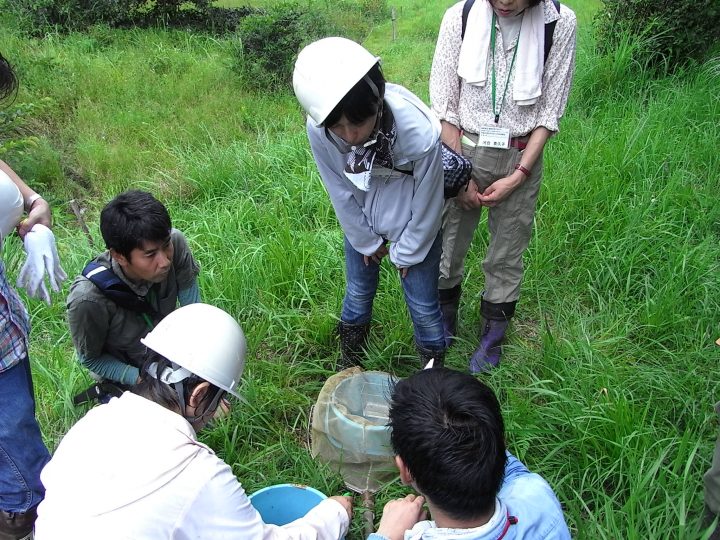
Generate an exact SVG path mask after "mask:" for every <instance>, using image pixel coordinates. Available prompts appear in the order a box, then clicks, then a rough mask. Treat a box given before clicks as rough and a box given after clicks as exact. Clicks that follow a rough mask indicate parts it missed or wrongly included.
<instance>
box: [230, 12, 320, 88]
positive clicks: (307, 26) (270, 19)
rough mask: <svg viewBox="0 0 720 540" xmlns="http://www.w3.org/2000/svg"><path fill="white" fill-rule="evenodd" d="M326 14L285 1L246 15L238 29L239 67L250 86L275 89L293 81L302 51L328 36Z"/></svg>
mask: <svg viewBox="0 0 720 540" xmlns="http://www.w3.org/2000/svg"><path fill="white" fill-rule="evenodd" d="M329 30H330V25H329V24H328V22H327V18H326V16H325V15H324V13H322V12H319V11H316V10H312V11H311V10H308V9H303V8H300V7H299V6H298V5H296V4H291V3H283V4H279V5H277V6H274V7H270V8H267V9H265V10H263V11H262V12H261V13H256V14H253V15H249V16H247V17H245V18H244V19H243V20H242V21H241V22H240V26H239V28H238V37H239V40H240V44H239V45H240V47H239V50H238V55H239V61H238V64H237V68H238V70H239V71H240V73H241V75H242V76H243V77H244V79H245V81H246V82H247V84H248V85H249V86H250V87H253V88H262V89H265V90H275V89H277V88H278V87H283V86H285V87H287V86H289V85H290V84H291V82H292V72H293V64H294V62H295V58H296V56H297V53H298V52H299V50H300V49H301V48H302V47H303V46H304V45H306V44H307V43H310V42H311V41H314V40H316V39H318V38H320V37H324V36H326V35H328V34H329V33H330V32H329Z"/></svg>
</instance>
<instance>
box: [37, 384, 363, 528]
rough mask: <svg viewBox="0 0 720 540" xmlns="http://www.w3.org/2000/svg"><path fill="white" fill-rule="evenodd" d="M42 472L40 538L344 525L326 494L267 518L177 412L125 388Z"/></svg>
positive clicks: (68, 438) (75, 431) (80, 426)
mask: <svg viewBox="0 0 720 540" xmlns="http://www.w3.org/2000/svg"><path fill="white" fill-rule="evenodd" d="M40 478H41V480H42V482H43V485H44V486H45V489H46V494H45V500H44V501H43V502H42V503H40V506H39V507H38V519H37V522H36V523H35V539H36V540H46V539H48V540H49V539H52V540H56V539H69V538H72V539H73V540H96V539H98V538H102V539H103V540H127V539H133V540H161V539H167V540H170V539H177V540H179V539H189V538H203V539H205V540H225V539H247V540H281V539H284V540H337V539H338V538H340V537H341V536H343V535H344V534H345V533H346V532H347V527H348V524H349V518H348V515H347V512H346V510H345V509H344V508H343V507H342V505H341V504H340V503H338V502H337V501H335V500H332V499H326V500H324V501H322V502H321V503H320V504H319V505H318V506H316V507H315V508H313V509H312V510H311V511H310V512H309V513H308V514H307V515H306V516H305V517H303V518H301V519H298V520H296V521H294V522H292V523H290V524H288V525H286V526H283V527H279V526H276V525H267V524H265V523H263V521H262V518H261V517H260V515H259V514H258V513H257V511H256V510H255V509H254V508H253V506H252V505H251V503H250V500H249V498H248V497H247V495H246V494H245V490H244V489H243V487H242V486H241V485H240V482H238V480H237V478H236V477H235V475H233V473H232V470H231V469H230V467H229V466H228V465H227V464H226V463H225V462H224V461H222V460H221V459H220V458H219V457H217V456H216V455H215V453H214V452H213V451H212V450H211V449H210V448H208V447H207V446H205V445H204V444H202V443H201V442H199V441H198V440H197V437H196V435H195V431H194V430H193V428H192V427H191V426H190V424H189V423H188V422H187V421H186V420H185V419H184V418H183V417H181V416H180V415H179V414H177V413H174V412H172V411H170V410H168V409H166V408H164V407H162V406H161V405H158V404H157V403H155V402H153V401H150V400H148V399H145V398H143V397H140V396H138V395H135V394H132V393H130V392H125V393H124V394H123V395H122V397H120V398H114V399H111V400H110V402H109V403H108V404H107V405H100V406H98V407H95V408H94V409H92V410H91V411H90V412H88V414H86V415H85V417H84V418H82V419H81V420H80V421H79V422H78V423H77V424H75V425H74V426H73V427H72V428H71V429H70V431H69V432H68V433H67V434H66V435H65V437H64V438H63V440H62V441H61V442H60V445H59V446H58V448H57V450H56V451H55V454H54V455H53V457H52V459H51V460H50V463H48V465H47V466H46V467H45V468H44V469H43V471H42V474H41V475H40Z"/></svg>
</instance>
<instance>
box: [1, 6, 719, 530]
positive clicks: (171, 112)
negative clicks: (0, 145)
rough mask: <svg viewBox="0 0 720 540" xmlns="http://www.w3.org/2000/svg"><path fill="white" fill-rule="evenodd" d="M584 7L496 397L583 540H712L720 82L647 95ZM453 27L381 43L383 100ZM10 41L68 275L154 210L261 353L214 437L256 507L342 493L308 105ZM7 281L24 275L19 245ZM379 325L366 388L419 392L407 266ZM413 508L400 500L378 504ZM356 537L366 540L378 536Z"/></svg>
mask: <svg viewBox="0 0 720 540" xmlns="http://www.w3.org/2000/svg"><path fill="white" fill-rule="evenodd" d="M566 3H567V4H568V5H570V6H571V7H573V8H576V9H577V12H578V15H579V16H580V21H581V26H580V31H579V49H578V64H577V73H576V83H575V87H574V90H573V93H572V95H571V98H570V104H569V107H568V110H567V113H566V115H565V118H564V120H563V122H562V124H561V131H560V133H559V134H558V135H557V136H556V137H554V138H553V139H552V140H551V142H550V143H549V146H548V149H547V152H546V155H545V178H544V183H543V189H542V192H541V196H540V200H539V203H538V213H537V219H536V221H537V227H536V232H535V236H534V238H533V241H532V243H531V246H530V249H529V251H528V253H527V256H526V260H525V262H526V278H525V282H524V284H523V292H522V295H523V296H522V299H521V302H520V304H519V308H518V314H517V317H516V319H515V322H514V326H513V328H512V332H511V335H510V340H509V343H508V345H507V347H506V349H505V356H504V361H503V364H502V365H501V366H500V367H499V368H498V369H497V370H495V371H493V372H492V373H490V374H489V375H486V376H484V380H485V381H487V382H488V384H490V385H491V386H492V387H493V388H494V389H495V390H496V391H497V393H498V395H499V397H500V399H501V403H502V404H503V410H504V413H505V417H506V423H507V440H508V445H509V448H510V450H511V451H512V452H514V453H515V454H516V455H518V457H519V458H520V459H522V460H523V461H525V462H526V463H527V464H528V466H529V467H530V468H531V469H532V470H534V471H536V472H538V473H540V474H542V475H543V476H544V477H545V478H546V479H547V480H548V481H549V482H550V484H551V485H552V486H553V487H554V489H555V490H556V492H557V493H558V496H559V498H560V500H561V502H562V504H563V506H564V509H565V512H566V516H567V520H568V523H569V525H570V527H571V529H572V532H573V536H575V537H577V538H581V539H582V538H587V539H598V538H603V539H617V538H628V539H665V538H668V539H671V538H672V539H675V538H691V539H695V538H697V539H700V538H703V534H704V532H703V531H702V529H701V524H700V516H701V513H702V505H703V501H702V475H703V473H704V471H705V470H706V469H707V468H708V466H709V461H710V457H711V455H712V450H713V444H714V440H715V437H716V436H717V433H718V425H717V421H716V416H715V414H714V412H713V404H714V403H715V401H718V399H719V397H720V388H719V387H718V382H719V381H720V369H719V367H718V366H719V360H720V350H719V349H720V348H718V347H715V346H714V344H713V343H714V340H715V339H716V338H718V337H720V178H719V175H718V171H720V158H718V153H717V148H716V147H717V141H718V140H720V99H719V98H718V96H720V70H719V69H718V66H719V65H720V59H718V58H716V59H714V60H711V61H709V62H707V63H706V64H704V65H703V66H701V67H700V68H698V69H694V70H692V71H686V72H682V73H677V74H675V75H673V76H672V77H668V78H665V79H661V80H657V79H652V78H651V77H649V76H647V73H646V71H645V70H644V69H643V66H642V65H638V64H637V63H636V62H633V61H631V60H630V61H629V60H628V58H627V57H623V55H624V54H626V52H623V51H622V50H621V51H620V52H618V53H616V55H615V56H598V55H597V54H596V53H595V52H594V51H595V50H596V47H595V44H594V42H593V37H592V34H591V26H590V24H589V21H590V17H591V16H592V11H593V9H592V7H593V6H596V5H597V4H598V3H599V2H589V1H587V0H567V2H566ZM447 5H448V3H447V2H446V3H444V5H434V4H427V3H424V2H417V1H416V0H402V1H401V2H398V3H397V4H396V9H397V13H398V21H397V24H398V33H397V35H398V37H397V39H396V41H394V42H393V41H392V40H391V35H392V33H391V28H390V21H389V20H386V21H384V22H380V23H379V24H378V25H377V26H375V28H374V30H373V32H372V33H371V34H370V36H369V37H368V40H367V44H368V47H369V48H370V49H371V50H372V51H373V52H374V53H376V54H379V55H381V56H382V57H383V59H384V64H385V70H386V74H387V75H388V77H389V79H390V80H392V81H394V82H399V83H401V84H405V85H406V86H408V87H409V88H410V89H411V90H413V91H415V92H417V93H418V94H419V95H421V96H427V90H426V87H427V74H428V72H429V66H430V62H431V58H432V50H433V46H434V39H435V35H436V32H437V27H438V25H439V23H440V19H441V17H442V13H443V10H444V8H445V7H447ZM0 43H1V44H2V49H3V54H5V55H6V56H8V57H9V58H12V59H14V61H15V63H16V64H17V65H18V66H19V71H20V76H21V79H22V82H23V86H22V88H21V91H20V95H19V97H18V101H17V103H16V104H17V105H22V104H25V103H40V100H41V99H43V98H48V99H49V100H50V102H49V103H50V105H47V106H44V107H43V108H42V114H39V115H38V116H37V117H35V118H34V120H33V122H34V124H32V123H31V127H32V128H33V136H34V137H36V138H37V144H38V148H39V150H38V152H39V156H38V155H35V153H34V152H32V151H27V149H26V148H25V149H24V151H23V152H22V153H19V152H15V153H13V152H12V151H11V150H9V151H8V152H7V153H6V154H4V155H3V159H6V160H7V161H9V162H10V163H11V164H12V165H13V166H14V167H15V168H16V169H17V170H18V171H19V172H20V173H21V174H22V175H23V176H24V178H25V179H26V180H27V181H28V182H29V183H30V184H37V182H38V181H40V184H41V186H42V188H43V190H44V194H45V195H46V196H47V197H48V198H49V199H50V200H51V202H52V204H53V207H54V211H55V220H56V225H55V231H56V235H57V237H58V244H59V250H60V255H61V258H62V261H63V265H64V267H65V269H66V270H67V272H68V274H70V275H71V276H72V275H77V274H78V273H79V271H80V269H81V268H82V266H83V265H84V263H85V262H86V261H87V260H88V259H89V258H90V257H91V256H93V255H94V254H95V253H96V252H97V251H98V250H99V249H100V248H101V247H102V241H101V239H100V237H99V234H98V232H97V219H98V209H99V208H100V207H101V206H102V205H103V204H104V203H105V202H106V201H107V200H108V199H109V198H110V197H112V196H113V195H114V194H116V193H118V192H119V191H121V190H123V189H126V188H129V187H131V186H132V187H141V188H146V189H150V190H152V191H153V192H155V193H156V194H157V195H158V196H159V197H160V198H161V199H162V200H164V201H165V202H166V203H167V205H168V207H169V209H170V213H171V215H172V217H173V220H174V225H175V226H176V227H178V228H179V229H181V230H183V231H184V232H185V233H186V235H187V236H188V238H189V241H190V244H191V246H192V248H193V251H194V253H195V255H196V257H197V258H198V259H199V261H200V262H201V264H202V272H201V277H200V284H201V290H202V296H203V299H204V300H205V301H207V302H209V303H213V304H216V305H218V306H220V307H222V308H224V309H226V310H228V311H229V312H231V313H232V314H233V315H235V316H236V317H237V318H238V320H239V321H240V322H241V324H242V326H243V328H244V330H245V332H246V334H247V336H248V340H249V350H250V355H249V358H248V363H247V370H246V375H245V377H244V379H245V380H244V383H243V387H242V391H243V394H244V395H245V397H246V399H247V401H248V405H241V404H239V403H238V404H237V405H236V407H235V408H234V410H233V412H232V415H231V417H229V418H228V419H226V420H225V421H223V422H222V423H221V424H220V425H218V426H217V427H215V428H214V429H212V430H209V431H207V432H205V433H203V434H202V439H203V440H204V441H205V442H207V443H208V444H210V446H212V447H213V448H214V449H216V451H217V453H218V454H219V455H220V456H221V457H222V458H223V459H225V460H226V461H227V462H228V463H229V464H230V465H231V466H232V467H233V470H234V472H235V473H236V474H237V475H238V477H239V478H240V480H241V482H242V483H243V485H244V486H245V488H246V490H247V491H248V492H253V491H255V490H256V489H258V488H260V487H263V486H265V485H268V484H271V483H278V482H286V481H291V482H300V483H307V484H310V485H313V486H315V487H318V488H319V489H321V490H323V491H325V492H327V493H338V492H340V491H341V490H342V481H341V479H340V478H339V477H337V476H336V475H334V474H332V473H330V472H329V471H327V470H325V469H323V468H322V467H320V466H319V465H318V464H316V463H314V462H313V460H312V459H311V457H310V456H309V453H308V451H307V445H306V443H307V437H308V417H309V410H310V407H311V405H312V404H313V402H314V400H315V397H316V396H317V393H318V391H319V389H320V387H321V386H322V384H323V382H324V380H325V379H326V378H327V377H328V376H329V375H331V374H332V372H333V364H334V362H335V360H336V358H337V355H338V350H337V344H336V342H335V338H334V334H333V328H334V325H335V324H336V320H337V314H338V313H339V309H340V304H341V301H342V295H343V290H342V287H343V282H344V281H343V262H342V261H343V257H342V233H341V231H340V229H339V226H338V224H337V222H336V219H335V217H334V213H333V210H332V207H331V205H330V202H329V200H328V198H327V195H326V193H325V192H324V190H323V188H322V184H321V183H320V180H319V177H318V174H317V170H316V169H315V166H314V163H313V161H312V158H311V155H310V152H309V148H308V144H307V140H306V136H305V133H304V119H303V117H302V115H301V114H300V111H299V109H298V107H297V105H296V104H295V103H294V100H293V98H292V96H291V95H289V94H288V93H282V92H281V93H276V94H272V95H270V94H267V93H259V92H253V91H250V90H249V89H247V88H246V87H245V86H244V85H243V83H242V81H241V80H239V79H237V78H236V76H235V75H234V72H233V69H232V64H233V57H232V51H233V44H232V40H230V39H218V38H210V37H203V36H200V35H197V34H192V33H187V32H179V31H166V30H132V31H121V30H109V29H107V28H102V27H95V28H91V29H89V30H88V31H87V32H85V33H82V34H70V35H67V36H53V35H51V36H48V37H47V38H46V39H44V40H35V39H31V38H27V37H25V36H24V35H22V34H21V33H19V32H18V31H16V30H14V27H13V26H12V24H10V25H7V26H3V27H2V28H0ZM628 46H629V47H632V46H633V42H632V40H631V39H630V40H629V41H628ZM42 149H45V150H42ZM45 190H46V191H45ZM70 198H75V199H77V200H78V201H79V203H80V204H81V206H82V207H83V208H84V209H85V218H84V219H85V220H86V221H87V222H88V224H89V225H90V228H91V231H92V236H93V238H94V246H91V245H90V243H89V242H88V240H87V239H86V237H85V236H84V235H83V233H82V232H81V230H80V229H79V227H78V225H77V223H76V221H75V217H74V215H73V214H72V213H71V212H70V211H69V208H68V200H69V199H70ZM486 244H487V234H486V232H485V228H484V227H483V226H481V227H480V228H479V230H478V233H477V235H476V238H475V241H474V247H473V248H472V250H471V255H470V257H469V260H468V261H467V272H466V278H465V282H464V290H465V291H466V292H465V295H464V297H463V303H462V305H461V310H460V321H461V322H460V338H461V339H460V342H459V343H458V344H457V345H456V346H455V347H454V348H453V349H452V351H451V353H450V355H449V358H448V361H447V362H448V364H449V365H450V366H452V367H455V368H458V369H466V362H467V359H468V356H469V354H470V352H471V351H472V349H473V347H474V345H475V340H476V327H477V324H478V319H479V314H478V299H479V295H480V293H481V291H482V288H483V283H482V273H481V270H480V262H481V260H482V257H483V254H484V251H485V248H486ZM3 257H4V259H5V261H6V262H7V264H8V267H9V273H10V275H14V274H15V273H16V272H17V270H18V269H19V265H20V263H21V246H20V243H19V242H18V241H17V240H16V239H15V240H12V241H10V242H9V243H8V245H7V246H6V247H5V250H4V254H3ZM67 290H68V285H67V284H66V286H65V288H64V291H63V293H61V294H58V295H56V296H55V298H54V304H53V305H52V306H50V307H48V306H45V305H41V304H40V303H38V302H35V301H28V302H27V304H28V306H29V308H30V311H31V317H32V320H33V334H32V339H31V355H32V360H33V371H34V377H35V388H36V393H37V403H38V417H39V419H40V422H41V424H42V427H43V432H44V435H45V437H46V441H47V443H48V445H49V446H50V448H51V449H52V448H54V447H55V446H56V445H57V444H58V442H59V440H60V438H61V437H62V436H63V434H64V433H65V432H66V431H67V430H68V429H69V428H70V426H71V425H72V423H73V422H74V421H76V420H77V419H78V418H79V417H80V416H81V415H82V414H83V413H84V410H83V409H80V408H74V407H73V406H72V404H71V397H72V395H73V394H74V393H76V392H78V391H80V390H82V389H84V386H86V385H87V384H88V383H89V378H88V377H87V374H86V373H84V372H83V370H82V369H81V368H80V367H79V364H78V362H77V361H76V360H75V358H74V353H73V348H72V343H71V340H70V338H69V334H68V330H67V328H66V325H65V321H64V307H63V302H64V296H65V293H66V292H67ZM375 306H376V308H375V311H374V322H375V324H374V327H373V331H372V337H371V342H370V347H369V351H368V355H367V361H366V368H368V369H380V370H386V371H391V372H394V373H396V374H398V375H400V376H403V375H407V374H409V373H411V372H412V371H414V370H415V369H416V368H417V363H416V360H415V358H414V347H413V344H412V330H411V325H410V321H409V317H408V316H407V314H406V308H405V306H404V303H403V300H402V294H401V290H400V287H399V283H398V277H397V273H396V271H394V270H393V269H392V268H390V266H385V267H384V269H383V272H382V277H381V288H380V292H379V294H378V297H377V299H376V304H375ZM405 491H406V488H404V487H402V486H400V485H399V483H393V484H391V485H389V486H387V488H386V489H384V490H383V491H382V492H380V493H379V494H378V506H381V505H382V503H383V502H385V501H386V500H388V499H389V498H391V497H394V496H398V495H399V494H401V493H404V492H405ZM356 521H357V522H358V523H357V524H356V526H355V528H353V530H352V531H351V535H350V538H351V539H352V538H355V539H359V538H360V537H361V536H360V535H361V533H360V528H359V520H356Z"/></svg>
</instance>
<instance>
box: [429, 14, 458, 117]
mask: <svg viewBox="0 0 720 540" xmlns="http://www.w3.org/2000/svg"><path fill="white" fill-rule="evenodd" d="M462 6H463V2H459V3H458V4H455V5H454V6H453V7H451V8H450V9H448V10H447V11H446V12H445V16H444V17H443V20H442V23H441V24H440V33H439V34H438V40H437V45H436V46H435V55H434V57H433V63H432V70H431V71H430V102H431V104H432V109H433V111H434V112H435V114H436V115H437V116H438V118H440V120H445V121H447V122H450V123H451V124H453V125H455V126H457V127H460V116H459V114H458V106H459V103H460V83H461V79H460V77H459V76H458V74H457V68H458V59H459V58H460V46H461V45H462V37H461V30H462V17H461V11H462Z"/></svg>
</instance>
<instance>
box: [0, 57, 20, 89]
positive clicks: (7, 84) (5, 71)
mask: <svg viewBox="0 0 720 540" xmlns="http://www.w3.org/2000/svg"><path fill="white" fill-rule="evenodd" d="M18 86H19V82H18V78H17V76H16V75H15V71H14V70H13V67H12V66H11V65H10V62H8V61H7V59H6V58H5V57H4V56H3V55H2V54H0V100H3V99H5V98H7V97H10V96H11V95H13V94H15V93H17V90H18Z"/></svg>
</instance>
